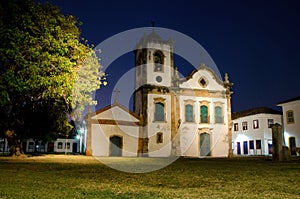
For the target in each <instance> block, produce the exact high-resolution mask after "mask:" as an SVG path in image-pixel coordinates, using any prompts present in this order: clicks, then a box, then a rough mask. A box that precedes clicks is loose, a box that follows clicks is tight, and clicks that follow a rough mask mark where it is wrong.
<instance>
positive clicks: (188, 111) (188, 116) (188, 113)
mask: <svg viewBox="0 0 300 199" xmlns="http://www.w3.org/2000/svg"><path fill="white" fill-rule="evenodd" d="M185 121H186V122H193V121H194V111H193V106H192V105H190V104H187V105H185Z"/></svg>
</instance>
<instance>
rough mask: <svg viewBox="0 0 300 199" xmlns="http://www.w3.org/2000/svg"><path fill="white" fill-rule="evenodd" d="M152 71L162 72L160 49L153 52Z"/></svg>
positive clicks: (162, 62)
mask: <svg viewBox="0 0 300 199" xmlns="http://www.w3.org/2000/svg"><path fill="white" fill-rule="evenodd" d="M153 60H154V72H162V71H163V70H164V68H163V64H164V54H163V53H162V52H161V51H156V52H155V53H154V54H153Z"/></svg>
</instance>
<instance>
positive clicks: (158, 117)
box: [86, 31, 232, 157]
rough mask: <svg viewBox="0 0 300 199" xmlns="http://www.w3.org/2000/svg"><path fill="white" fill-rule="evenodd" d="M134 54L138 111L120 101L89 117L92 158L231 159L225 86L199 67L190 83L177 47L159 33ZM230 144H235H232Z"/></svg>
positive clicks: (227, 85)
mask: <svg viewBox="0 0 300 199" xmlns="http://www.w3.org/2000/svg"><path fill="white" fill-rule="evenodd" d="M134 52H135V79H134V80H133V81H135V92H134V105H133V109H134V110H133V111H130V110H128V109H127V108H126V107H124V106H122V105H121V104H120V103H119V102H118V99H116V102H115V103H114V104H112V105H110V106H108V107H105V108H103V109H100V110H98V111H96V112H94V113H92V114H90V115H89V117H88V133H87V136H88V137H87V146H86V147H87V148H86V149H87V150H86V154H87V155H93V156H134V157H137V156H143V157H169V156H191V157H205V156H213V157H226V156H228V155H230V154H231V153H232V150H231V149H230V148H231V103H230V95H231V91H230V88H231V86H232V83H230V82H229V80H228V76H227V74H225V78H224V81H222V80H221V79H220V78H219V77H218V76H217V75H216V74H215V72H214V71H213V70H212V69H211V68H209V66H206V65H205V64H201V63H199V68H197V69H195V70H193V71H191V72H190V74H189V75H188V76H187V77H179V75H178V70H177V68H175V67H174V55H173V42H172V41H165V40H163V39H161V37H160V36H159V35H157V34H156V33H155V32H154V31H153V32H152V33H150V34H148V35H144V37H143V38H142V39H141V40H140V42H138V44H137V46H136V50H135V51H134ZM229 143H230V144H229Z"/></svg>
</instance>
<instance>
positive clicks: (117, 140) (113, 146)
mask: <svg viewBox="0 0 300 199" xmlns="http://www.w3.org/2000/svg"><path fill="white" fill-rule="evenodd" d="M109 141H110V142H109V156H122V146H123V140H122V137H120V136H112V137H110V138H109Z"/></svg>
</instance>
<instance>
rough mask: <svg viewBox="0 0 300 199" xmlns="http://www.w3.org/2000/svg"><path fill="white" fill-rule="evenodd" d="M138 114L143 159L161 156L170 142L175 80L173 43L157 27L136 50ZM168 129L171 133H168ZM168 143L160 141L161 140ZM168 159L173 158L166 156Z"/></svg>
mask: <svg viewBox="0 0 300 199" xmlns="http://www.w3.org/2000/svg"><path fill="white" fill-rule="evenodd" d="M134 52H135V93H134V112H135V113H136V114H138V115H140V118H141V119H140V120H141V121H140V126H141V127H140V129H141V130H140V135H139V150H138V154H139V155H140V156H151V155H153V154H155V153H157V154H156V155H161V154H159V153H160V152H159V147H161V146H164V145H166V144H167V143H168V142H167V140H169V139H170V134H171V133H170V130H169V129H168V127H169V126H170V125H171V124H170V120H171V97H170V92H169V90H170V87H172V86H173V85H172V79H173V76H174V58H173V41H172V40H163V39H162V38H161V37H160V36H159V35H158V34H157V33H156V32H155V31H154V27H153V28H152V31H151V33H150V34H144V35H143V37H142V38H141V39H140V41H139V42H138V43H137V45H136V48H135V51H134ZM166 129H168V130H166ZM156 136H158V137H159V138H161V140H164V141H163V142H162V143H160V142H158V141H157V139H158V138H157V137H156ZM164 155H165V156H168V155H170V154H164Z"/></svg>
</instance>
